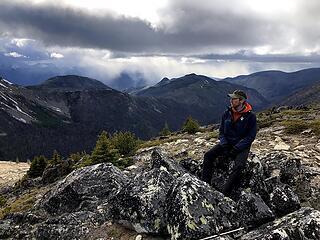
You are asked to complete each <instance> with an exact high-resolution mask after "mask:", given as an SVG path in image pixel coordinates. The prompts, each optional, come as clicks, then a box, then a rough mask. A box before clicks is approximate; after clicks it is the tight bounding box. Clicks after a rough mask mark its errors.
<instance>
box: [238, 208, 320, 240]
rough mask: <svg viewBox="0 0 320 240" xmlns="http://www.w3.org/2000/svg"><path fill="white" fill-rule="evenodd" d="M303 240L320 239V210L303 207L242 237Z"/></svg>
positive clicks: (251, 239)
mask: <svg viewBox="0 0 320 240" xmlns="http://www.w3.org/2000/svg"><path fill="white" fill-rule="evenodd" d="M256 239H259V240H271V239H277V240H303V239H310V240H311V239H312V240H318V239H320V212H319V211H317V210H314V209H312V208H301V209H300V210H298V211H295V212H293V213H291V214H288V215H286V216H284V217H282V218H280V219H276V220H275V221H273V222H271V223H268V224H265V225H263V226H261V227H260V228H258V229H256V230H254V231H251V232H249V233H247V234H245V235H243V236H242V237H241V240H256Z"/></svg>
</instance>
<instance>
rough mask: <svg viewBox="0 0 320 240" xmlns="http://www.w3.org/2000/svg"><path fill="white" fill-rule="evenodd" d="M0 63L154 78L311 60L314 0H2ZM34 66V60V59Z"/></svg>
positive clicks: (319, 44) (319, 56) (315, 49)
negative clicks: (44, 65)
mask: <svg viewBox="0 0 320 240" xmlns="http://www.w3.org/2000/svg"><path fill="white" fill-rule="evenodd" d="M0 9H1V14H0V64H1V63H3V62H6V63H12V64H17V63H21V64H22V63H23V64H25V65H27V66H35V64H50V66H55V67H56V68H57V69H63V68H68V69H69V70H70V69H71V70H72V69H81V71H82V73H83V74H84V75H87V76H90V77H95V78H97V79H100V80H103V81H105V82H108V81H109V80H110V79H113V78H116V77H117V76H119V75H120V74H121V72H127V73H129V74H133V75H134V74H138V75H139V76H143V78H145V79H146V80H147V83H149V84H150V83H154V82H158V81H159V80H161V78H163V77H165V76H166V77H169V78H170V77H178V76H181V75H185V74H188V73H191V72H195V73H197V74H204V75H207V76H211V77H219V78H223V77H227V76H236V75H240V74H248V73H252V72H255V71H261V70H270V69H277V70H283V71H295V70H299V69H303V68H309V67H319V66H320V41H319V40H320V30H319V29H320V14H319V12H320V1H318V0H307V1H305V0H228V1H224V0H197V1H195V0H157V1H150V0H114V1H111V0H54V1H47V0H23V1H22V0H1V1H0ZM36 66H38V65H36Z"/></svg>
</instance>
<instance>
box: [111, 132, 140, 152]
mask: <svg viewBox="0 0 320 240" xmlns="http://www.w3.org/2000/svg"><path fill="white" fill-rule="evenodd" d="M111 141H112V143H113V145H114V147H115V148H116V149H118V151H119V153H120V154H122V155H129V154H131V153H133V152H134V151H135V150H136V148H137V146H138V140H137V138H136V136H135V135H134V133H131V132H128V131H127V132H121V131H120V132H119V133H115V134H113V136H112V139H111Z"/></svg>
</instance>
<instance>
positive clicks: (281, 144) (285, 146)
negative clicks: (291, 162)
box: [273, 142, 290, 150]
mask: <svg viewBox="0 0 320 240" xmlns="http://www.w3.org/2000/svg"><path fill="white" fill-rule="evenodd" d="M273 149H274V150H289V149H290V146H289V145H288V144H286V143H285V142H278V143H277V144H276V145H275V146H274V148H273Z"/></svg>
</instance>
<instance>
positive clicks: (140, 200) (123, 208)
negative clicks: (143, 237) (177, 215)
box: [105, 166, 175, 233]
mask: <svg viewBox="0 0 320 240" xmlns="http://www.w3.org/2000/svg"><path fill="white" fill-rule="evenodd" d="M174 180H175V177H173V175H172V174H171V173H169V172H168V170H167V169H166V168H165V167H163V166H161V167H160V168H159V169H157V168H156V169H152V170H150V171H147V172H141V173H139V174H138V175H137V176H136V177H134V179H132V180H131V181H130V183H129V184H128V185H127V186H125V187H124V188H122V189H121V191H120V192H119V193H118V194H117V196H115V197H114V198H113V199H111V200H110V201H108V204H107V205H106V206H105V207H106V208H112V216H113V219H114V220H116V221H118V222H119V223H121V224H123V225H125V226H127V227H130V228H133V229H134V230H135V231H137V232H139V233H164V228H165V226H166V221H165V205H166V204H167V202H166V196H167V193H168V191H169V189H170V186H171V184H172V182H173V181H174Z"/></svg>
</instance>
